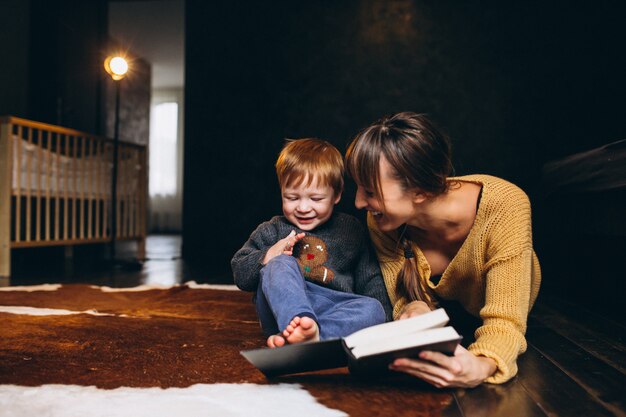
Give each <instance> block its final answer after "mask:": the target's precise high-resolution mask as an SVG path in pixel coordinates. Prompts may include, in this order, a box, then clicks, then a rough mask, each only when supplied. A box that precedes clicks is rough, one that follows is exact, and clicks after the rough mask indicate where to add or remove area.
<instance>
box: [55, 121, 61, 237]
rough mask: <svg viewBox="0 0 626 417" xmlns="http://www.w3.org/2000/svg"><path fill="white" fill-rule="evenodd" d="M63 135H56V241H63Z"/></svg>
mask: <svg viewBox="0 0 626 417" xmlns="http://www.w3.org/2000/svg"><path fill="white" fill-rule="evenodd" d="M61 136H62V135H61V134H60V133H57V135H56V139H57V140H56V148H55V149H56V152H55V153H56V156H57V157H56V161H55V165H56V167H57V170H56V172H57V174H56V183H57V186H56V190H55V193H54V194H55V196H56V200H55V201H56V202H55V204H54V239H56V240H61V235H60V234H59V232H60V230H59V228H60V223H61Z"/></svg>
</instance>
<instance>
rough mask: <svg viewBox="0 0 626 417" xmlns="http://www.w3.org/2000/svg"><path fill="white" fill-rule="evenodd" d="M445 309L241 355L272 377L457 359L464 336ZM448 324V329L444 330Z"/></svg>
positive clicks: (368, 371) (362, 370) (366, 371)
mask: <svg viewBox="0 0 626 417" xmlns="http://www.w3.org/2000/svg"><path fill="white" fill-rule="evenodd" d="M448 321H449V318H448V315H447V314H446V312H445V310H444V309H442V308H440V309H437V310H434V311H431V312H429V313H426V314H422V315H420V316H416V317H412V318H410V319H405V320H398V321H393V322H389V323H383V324H379V325H376V326H372V327H368V328H366V329H362V330H359V331H357V332H355V333H352V334H351V335H349V336H346V337H344V338H341V339H330V340H323V341H320V342H308V343H298V344H293V345H285V346H283V347H279V348H274V349H270V348H262V349H254V350H245V351H242V352H241V354H242V355H243V356H244V357H245V358H246V359H247V360H248V361H249V362H250V363H252V364H253V365H254V366H256V367H257V368H258V369H259V370H260V371H261V372H263V373H264V374H265V375H266V376H267V377H273V376H279V375H287V374H295V373H300V372H307V371H317V370H322V369H331V368H339V367H343V366H349V367H350V370H351V371H354V372H358V373H364V374H375V373H378V372H381V371H386V370H387V367H388V365H389V364H390V363H391V362H393V360H394V359H396V358H411V357H416V356H417V355H418V353H419V352H421V351H422V350H435V351H439V352H443V353H446V354H448V355H452V354H453V353H454V350H455V349H456V346H457V345H458V344H459V342H460V341H461V336H460V335H459V334H458V333H457V332H456V331H455V330H454V329H453V328H452V327H450V326H446V324H447V323H448ZM444 326H446V327H444Z"/></svg>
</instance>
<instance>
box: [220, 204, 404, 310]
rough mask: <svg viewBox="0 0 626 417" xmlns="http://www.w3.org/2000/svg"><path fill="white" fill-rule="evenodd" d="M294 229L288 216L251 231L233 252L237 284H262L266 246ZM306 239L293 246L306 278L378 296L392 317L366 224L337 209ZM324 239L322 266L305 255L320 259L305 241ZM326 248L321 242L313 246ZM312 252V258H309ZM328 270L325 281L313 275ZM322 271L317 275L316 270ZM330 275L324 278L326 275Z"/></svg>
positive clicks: (247, 288)
mask: <svg viewBox="0 0 626 417" xmlns="http://www.w3.org/2000/svg"><path fill="white" fill-rule="evenodd" d="M292 230H295V231H296V233H299V232H301V231H302V230H299V229H298V228H297V227H295V226H294V225H293V224H291V223H289V222H288V221H287V219H286V218H285V217H284V216H275V217H273V218H272V219H271V220H269V221H267V222H264V223H261V224H260V225H259V226H258V227H257V228H256V230H255V231H254V232H252V234H251V235H250V238H249V239H248V241H247V242H246V243H245V244H244V245H243V247H242V248H241V249H239V250H238V251H237V253H235V256H233V259H232V260H231V262H230V265H231V267H232V270H233V276H234V278H235V284H236V285H237V286H238V287H239V288H240V289H242V290H244V291H256V290H257V287H258V285H259V278H260V271H261V268H262V267H263V264H262V262H263V258H264V257H265V254H266V253H267V251H268V249H269V248H270V247H272V246H273V245H274V244H275V243H276V242H277V241H279V240H280V239H283V238H285V237H287V235H289V233H290V232H291V231H292ZM305 233H306V236H305V238H304V239H302V240H301V241H299V242H298V243H297V244H296V246H295V247H294V256H295V257H296V258H299V260H298V263H299V264H300V268H301V270H302V272H303V275H304V276H305V278H306V279H307V280H308V281H310V282H314V283H316V284H318V285H324V286H326V287H328V288H331V289H334V290H337V291H342V292H348V293H355V294H361V295H366V296H369V297H373V298H375V299H377V300H378V301H380V303H381V304H382V305H383V308H384V310H385V315H386V317H387V321H390V320H392V309H391V303H390V302H389V296H388V295H387V290H386V288H385V283H384V282H383V279H382V274H381V272H380V267H379V266H378V261H377V259H376V255H375V254H374V252H373V250H372V247H371V245H370V241H369V237H368V235H367V232H366V231H365V228H364V227H363V226H362V225H361V223H360V222H359V221H358V220H357V219H356V218H354V217H352V216H349V215H347V214H344V213H338V212H335V213H333V215H332V216H331V217H330V219H328V221H327V222H326V223H324V224H322V225H320V226H319V227H317V228H316V229H315V230H313V231H310V232H305ZM311 236H314V237H317V238H319V239H321V241H322V242H323V243H322V246H325V247H324V248H323V249H324V250H323V252H325V253H326V254H325V255H323V256H324V262H323V264H322V265H315V264H314V263H313V264H312V263H310V261H307V259H314V258H315V259H316V261H317V260H319V259H320V257H319V256H318V255H320V254H318V255H315V254H309V253H308V252H307V251H308V250H309V246H311V245H307V243H311V242H313V241H314V242H316V243H318V242H319V240H309V239H307V237H311ZM314 246H315V247H317V248H318V250H322V249H321V248H320V245H317V244H316V245H314ZM307 256H308V258H307ZM317 263H319V262H317ZM320 268H321V269H324V270H328V274H324V280H322V279H314V278H312V277H311V276H309V275H316V274H313V273H314V272H317V271H318V270H319V269H320ZM317 275H319V274H317ZM327 276H328V277H329V279H326V277H327Z"/></svg>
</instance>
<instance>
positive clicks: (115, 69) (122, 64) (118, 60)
mask: <svg viewBox="0 0 626 417" xmlns="http://www.w3.org/2000/svg"><path fill="white" fill-rule="evenodd" d="M104 69H105V70H106V72H108V73H109V75H110V76H111V78H113V81H115V129H114V131H113V132H114V133H113V172H112V174H111V210H112V212H111V254H110V255H111V260H112V261H115V241H116V239H117V172H118V154H119V141H120V135H119V133H120V81H121V80H122V79H123V78H124V77H125V76H126V74H127V73H128V69H129V68H128V62H127V61H126V59H124V58H123V57H121V56H109V57H107V58H106V59H105V60H104Z"/></svg>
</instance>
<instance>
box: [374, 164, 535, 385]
mask: <svg viewBox="0 0 626 417" xmlns="http://www.w3.org/2000/svg"><path fill="white" fill-rule="evenodd" d="M450 180H452V181H460V182H471V183H475V184H478V185H480V186H482V196H481V199H480V204H479V206H478V211H477V213H476V219H475V220H474V225H473V226H472V229H471V230H470V232H469V235H468V236H467V238H466V239H465V242H464V243H463V245H462V246H461V249H459V252H458V253H457V254H456V256H455V257H454V259H452V262H450V265H449V266H448V267H447V268H446V270H445V272H444V274H443V275H442V277H441V280H440V281H439V283H438V284H436V285H435V284H433V283H432V282H431V281H430V265H429V264H428V262H427V261H426V258H425V257H424V255H423V254H422V252H421V251H420V249H419V247H417V245H415V244H413V249H414V250H415V252H416V253H417V262H418V270H419V273H420V276H421V278H422V279H423V280H425V281H426V282H427V287H428V288H429V289H430V291H432V292H433V293H434V294H436V295H437V296H438V297H440V298H442V299H446V300H456V301H458V302H460V304H461V305H462V306H463V307H464V308H465V310H467V311H468V312H469V313H470V314H472V315H474V316H476V317H480V318H481V319H482V325H481V326H480V327H479V328H478V329H477V330H476V332H475V338H476V341H475V342H474V343H472V344H471V345H470V346H469V347H468V349H469V350H470V351H471V352H472V353H473V354H475V355H477V356H478V355H480V356H486V357H488V358H492V359H493V360H494V361H495V362H496V364H497V367H498V368H497V370H496V372H495V374H493V375H492V376H491V377H489V378H487V379H486V380H485V382H490V383H496V384H498V383H503V382H505V381H507V380H509V379H510V378H512V377H513V376H515V374H517V363H516V361H517V357H518V355H520V354H521V353H523V352H525V351H526V339H525V337H524V334H525V333H526V320H527V317H528V312H529V311H530V308H531V307H532V305H533V303H534V302H535V299H536V298H537V294H538V292H539V285H540V283H541V269H540V267H539V261H538V260H537V256H536V254H535V252H534V251H533V246H532V231H531V216H530V202H529V200H528V197H527V196H526V194H525V193H524V192H523V191H522V190H521V189H520V188H518V187H517V186H515V185H513V184H511V183H509V182H507V181H505V180H503V179H500V178H496V177H492V176H488V175H468V176H462V177H453V178H450ZM367 223H368V227H369V230H370V236H371V237H372V242H373V244H374V247H375V249H376V252H377V256H378V260H379V262H380V267H381V270H382V274H383V278H384V280H385V285H386V287H387V292H388V293H389V297H390V300H391V304H392V305H393V315H394V318H395V319H397V318H398V317H399V315H400V312H401V311H402V309H403V307H404V306H405V305H406V304H407V302H408V301H407V300H406V299H405V298H404V297H399V296H398V295H397V293H396V290H395V289H396V279H397V275H398V272H399V271H400V269H401V268H402V265H403V263H404V252H403V249H402V245H399V244H398V238H399V233H398V232H397V231H394V232H389V233H383V232H381V231H380V230H379V229H378V228H377V226H376V222H375V221H374V220H373V219H372V218H371V214H370V215H368V221H367Z"/></svg>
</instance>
